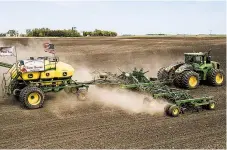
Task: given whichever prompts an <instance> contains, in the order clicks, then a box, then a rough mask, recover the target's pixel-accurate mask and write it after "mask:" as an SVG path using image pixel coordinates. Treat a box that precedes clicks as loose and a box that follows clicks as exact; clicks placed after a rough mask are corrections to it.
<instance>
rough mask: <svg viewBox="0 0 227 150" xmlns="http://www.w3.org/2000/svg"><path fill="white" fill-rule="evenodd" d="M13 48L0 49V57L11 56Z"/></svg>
mask: <svg viewBox="0 0 227 150" xmlns="http://www.w3.org/2000/svg"><path fill="white" fill-rule="evenodd" d="M13 50H14V47H0V56H13Z"/></svg>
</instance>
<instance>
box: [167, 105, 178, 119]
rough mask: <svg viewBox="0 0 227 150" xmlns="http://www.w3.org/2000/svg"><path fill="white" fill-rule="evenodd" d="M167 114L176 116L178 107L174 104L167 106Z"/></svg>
mask: <svg viewBox="0 0 227 150" xmlns="http://www.w3.org/2000/svg"><path fill="white" fill-rule="evenodd" d="M168 113H169V115H171V116H173V117H177V116H179V114H180V109H179V107H178V106H176V105H172V106H170V107H169V111H168Z"/></svg>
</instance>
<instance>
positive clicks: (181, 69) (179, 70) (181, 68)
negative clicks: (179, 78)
mask: <svg viewBox="0 0 227 150" xmlns="http://www.w3.org/2000/svg"><path fill="white" fill-rule="evenodd" d="M187 70H193V66H192V65H190V64H183V65H181V66H180V67H179V68H178V69H177V70H176V71H175V73H177V74H179V73H182V72H184V71H187Z"/></svg>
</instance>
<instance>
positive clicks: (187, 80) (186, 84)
mask: <svg viewBox="0 0 227 150" xmlns="http://www.w3.org/2000/svg"><path fill="white" fill-rule="evenodd" d="M181 82H182V83H181V86H182V87H183V88H186V89H195V88H197V87H198V85H199V74H198V73H196V72H194V71H186V72H184V73H183V74H182V80H181Z"/></svg>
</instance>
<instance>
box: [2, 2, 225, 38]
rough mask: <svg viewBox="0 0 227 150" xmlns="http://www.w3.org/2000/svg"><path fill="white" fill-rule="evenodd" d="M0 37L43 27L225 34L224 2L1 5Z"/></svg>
mask: <svg viewBox="0 0 227 150" xmlns="http://www.w3.org/2000/svg"><path fill="white" fill-rule="evenodd" d="M0 18H1V21H0V33H5V32H7V31H8V30H10V29H15V30H18V31H19V32H20V33H25V31H26V29H33V28H42V27H47V28H50V29H71V28H72V27H77V30H79V31H92V30H95V29H101V30H111V31H116V32H117V33H118V34H120V35H122V34H135V35H144V34H157V33H165V34H209V33H210V32H211V33H212V34H226V1H90V2H89V1H67V2H66V1H1V0H0Z"/></svg>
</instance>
